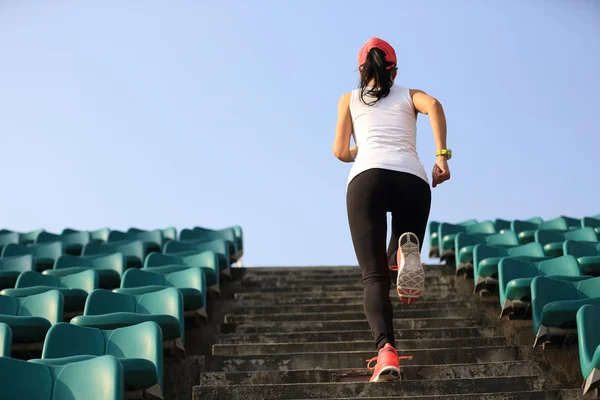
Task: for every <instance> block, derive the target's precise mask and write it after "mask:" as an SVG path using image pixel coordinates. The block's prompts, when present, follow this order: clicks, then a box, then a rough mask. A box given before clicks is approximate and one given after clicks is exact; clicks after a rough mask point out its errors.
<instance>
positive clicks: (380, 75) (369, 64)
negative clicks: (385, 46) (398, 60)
mask: <svg viewBox="0 0 600 400" xmlns="http://www.w3.org/2000/svg"><path fill="white" fill-rule="evenodd" d="M394 66H395V64H393V63H390V62H386V61H385V53H384V52H383V50H381V49H378V48H375V47H374V48H372V49H371V50H370V51H369V53H368V54H367V61H366V62H365V63H364V64H363V65H361V66H360V70H361V74H360V99H361V101H362V102H363V103H364V104H366V105H368V106H372V105H375V103H377V102H378V101H379V100H381V99H383V98H384V97H387V95H389V94H390V89H391V88H392V85H393V84H394V82H393V80H392V76H391V73H392V69H393V67H394ZM371 81H373V86H371V87H369V83H370V82H371ZM367 96H368V97H374V98H375V99H374V100H371V101H369V102H367V101H366V100H365V97H367Z"/></svg>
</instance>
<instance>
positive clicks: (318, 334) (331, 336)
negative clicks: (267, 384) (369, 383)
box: [217, 327, 497, 344]
mask: <svg viewBox="0 0 600 400" xmlns="http://www.w3.org/2000/svg"><path fill="white" fill-rule="evenodd" d="M496 334H497V331H496V330H495V329H493V328H479V327H472V328H443V329H440V328H435V329H419V330H416V329H402V330H396V331H395V332H394V335H395V337H396V339H450V338H465V337H491V336H495V335H496ZM371 338H372V337H371V331H369V330H368V329H365V330H356V331H339V330H338V331H313V332H297V333H271V332H270V333H255V334H225V335H219V336H218V337H217V343H219V344H236V343H308V342H319V341H323V342H346V341H355V340H371Z"/></svg>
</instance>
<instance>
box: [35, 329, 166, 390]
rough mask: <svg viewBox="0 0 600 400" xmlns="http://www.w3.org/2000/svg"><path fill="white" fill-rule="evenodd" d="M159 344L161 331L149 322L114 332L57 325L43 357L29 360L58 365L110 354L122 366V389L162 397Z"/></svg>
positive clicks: (47, 342)
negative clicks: (145, 392)
mask: <svg viewBox="0 0 600 400" xmlns="http://www.w3.org/2000/svg"><path fill="white" fill-rule="evenodd" d="M162 344H163V338H162V331H161V330H160V327H159V326H158V324H156V323H155V322H152V321H148V322H142V323H140V324H137V325H132V326H129V327H124V328H118V329H114V330H100V329H96V328H88V327H84V326H79V325H74V324H67V323H59V324H56V325H54V326H53V327H52V328H50V330H49V331H48V334H47V335H46V340H45V341H44V348H43V350H42V358H41V359H33V360H29V361H30V362H34V363H38V364H44V365H52V366H60V365H66V364H69V363H72V362H74V361H82V360H84V359H93V358H96V357H100V356H104V355H111V356H114V357H116V358H117V359H118V360H119V361H120V362H121V364H122V366H123V372H124V383H125V390H143V391H147V392H150V393H152V394H153V395H155V396H158V397H162V390H163V349H162Z"/></svg>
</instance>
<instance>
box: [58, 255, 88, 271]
mask: <svg viewBox="0 0 600 400" xmlns="http://www.w3.org/2000/svg"><path fill="white" fill-rule="evenodd" d="M94 257H95V256H92V257H90V256H85V257H77V256H73V255H70V254H63V255H61V256H60V257H58V258H57V259H56V261H55V262H54V269H61V268H71V267H92V265H93V263H94V262H93V258H94Z"/></svg>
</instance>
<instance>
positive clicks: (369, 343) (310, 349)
mask: <svg viewBox="0 0 600 400" xmlns="http://www.w3.org/2000/svg"><path fill="white" fill-rule="evenodd" d="M505 344H506V338H505V337H504V336H496V337H479V338H451V339H404V340H397V341H396V348H398V349H402V350H405V351H407V350H415V349H418V350H423V349H448V348H454V347H457V348H464V347H483V346H503V345H505ZM374 348H375V345H374V342H373V340H362V341H352V342H310V343H301V342H298V343H244V344H215V345H213V346H212V349H213V355H215V356H231V357H236V356H245V355H253V354H254V355H264V354H292V353H330V352H341V351H369V350H373V349H374Z"/></svg>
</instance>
